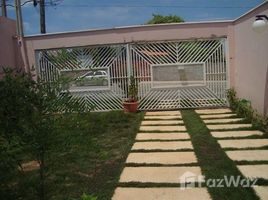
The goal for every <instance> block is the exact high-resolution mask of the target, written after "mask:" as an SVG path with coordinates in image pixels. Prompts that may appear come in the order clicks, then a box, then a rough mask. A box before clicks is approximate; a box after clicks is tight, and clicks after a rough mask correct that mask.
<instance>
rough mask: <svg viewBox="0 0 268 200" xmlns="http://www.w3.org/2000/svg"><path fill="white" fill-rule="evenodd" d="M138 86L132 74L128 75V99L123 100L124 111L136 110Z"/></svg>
mask: <svg viewBox="0 0 268 200" xmlns="http://www.w3.org/2000/svg"><path fill="white" fill-rule="evenodd" d="M137 97H138V86H137V84H136V82H135V78H134V76H130V83H129V86H128V99H127V100H125V101H124V102H123V107H124V111H125V112H137V110H138V98H137Z"/></svg>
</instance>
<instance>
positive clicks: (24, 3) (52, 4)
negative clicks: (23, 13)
mask: <svg viewBox="0 0 268 200" xmlns="http://www.w3.org/2000/svg"><path fill="white" fill-rule="evenodd" d="M33 2H34V0H27V1H25V2H23V3H22V4H21V6H25V5H26V4H28V3H33ZM62 2H63V0H53V1H50V2H48V3H45V6H57V5H59V4H60V3H62ZM0 7H2V5H0ZM6 7H15V5H13V4H6Z"/></svg>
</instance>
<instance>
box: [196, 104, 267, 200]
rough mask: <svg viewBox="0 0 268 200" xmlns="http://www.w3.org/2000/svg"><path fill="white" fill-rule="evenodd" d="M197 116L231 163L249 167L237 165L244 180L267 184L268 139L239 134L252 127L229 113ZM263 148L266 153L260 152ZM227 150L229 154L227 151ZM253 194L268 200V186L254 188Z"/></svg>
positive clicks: (249, 132)
mask: <svg viewBox="0 0 268 200" xmlns="http://www.w3.org/2000/svg"><path fill="white" fill-rule="evenodd" d="M196 112H197V113H199V114H200V117H201V119H203V121H204V123H205V124H206V125H207V127H208V129H210V130H211V135H212V136H213V137H215V138H217V139H218V143H219V144H220V146H221V147H222V148H223V149H226V151H225V152H226V154H227V156H228V157H229V158H230V159H232V160H234V161H247V163H249V164H243V165H242V164H240V165H237V167H238V169H239V170H240V172H241V173H242V174H243V175H244V176H245V177H248V178H263V179H266V180H268V164H265V162H267V161H268V150H267V146H268V139H265V138H263V133H262V132H261V131H258V130H242V129H247V128H250V129H252V126H251V124H247V123H243V122H242V120H243V119H241V118H238V117H237V116H236V115H235V114H234V113H231V110H229V109H211V110H196ZM216 130H217V131H216ZM247 137H254V139H253V138H251V139H249V138H247ZM231 138H232V139H231ZM264 147H266V149H261V148H264ZM230 148H231V149H232V150H228V149H230ZM256 161H258V162H257V163H256ZM260 162H264V163H262V164H260ZM254 190H255V191H256V194H257V195H258V196H259V197H260V199H261V200H267V199H268V186H258V187H254Z"/></svg>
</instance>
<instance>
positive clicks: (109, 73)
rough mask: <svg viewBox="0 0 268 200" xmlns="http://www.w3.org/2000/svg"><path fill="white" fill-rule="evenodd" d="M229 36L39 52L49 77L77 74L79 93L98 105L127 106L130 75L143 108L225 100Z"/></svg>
mask: <svg viewBox="0 0 268 200" xmlns="http://www.w3.org/2000/svg"><path fill="white" fill-rule="evenodd" d="M226 49H227V47H226V39H225V38H221V39H209V40H192V41H190V40H189V41H168V42H166V41H165V42H146V43H132V44H119V45H102V46H87V47H72V48H64V49H53V50H39V51H37V52H36V55H37V56H36V57H37V63H38V72H39V75H40V77H41V78H42V79H44V80H46V81H53V80H56V79H57V78H58V77H59V76H60V75H64V76H68V77H71V78H72V80H73V81H72V82H70V84H69V89H70V91H71V92H72V94H73V96H74V97H80V99H81V100H80V101H81V103H83V104H86V105H87V106H89V107H92V108H93V110H95V111H105V110H118V109H122V101H123V100H124V99H127V98H128V94H127V88H128V82H129V78H130V76H131V75H133V76H134V77H135V80H136V82H137V85H138V97H139V102H140V105H139V109H140V110H168V109H179V108H199V107H215V106H217V107H218V106H225V105H226V104H227V102H226V89H227V85H228V84H227V83H228V77H227V75H228V73H227V63H226V60H227V58H226V57H227V56H226Z"/></svg>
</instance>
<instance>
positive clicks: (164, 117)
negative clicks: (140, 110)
mask: <svg viewBox="0 0 268 200" xmlns="http://www.w3.org/2000/svg"><path fill="white" fill-rule="evenodd" d="M144 119H164V120H165V119H181V116H179V115H173V116H172V115H170V116H169V115H166V116H163V115H161V116H160V115H158V116H146V115H145V116H144Z"/></svg>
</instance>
